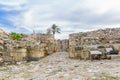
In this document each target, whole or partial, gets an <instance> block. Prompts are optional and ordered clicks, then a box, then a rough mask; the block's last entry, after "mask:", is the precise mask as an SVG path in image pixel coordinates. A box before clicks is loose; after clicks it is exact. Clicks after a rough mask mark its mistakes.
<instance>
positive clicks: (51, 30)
mask: <svg viewBox="0 0 120 80" xmlns="http://www.w3.org/2000/svg"><path fill="white" fill-rule="evenodd" d="M51 33H52V34H53V39H54V40H55V34H56V33H60V28H58V26H57V25H56V24H53V25H52V27H51V28H48V29H47V34H51Z"/></svg>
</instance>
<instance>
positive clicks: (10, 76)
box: [0, 52, 120, 80]
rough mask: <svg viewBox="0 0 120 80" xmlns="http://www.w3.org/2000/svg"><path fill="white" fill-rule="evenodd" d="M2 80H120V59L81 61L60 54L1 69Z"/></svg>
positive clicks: (0, 79)
mask: <svg viewBox="0 0 120 80" xmlns="http://www.w3.org/2000/svg"><path fill="white" fill-rule="evenodd" d="M0 80H120V59H117V60H101V61H93V62H91V61H89V60H88V61H80V60H75V59H69V57H68V53H66V52H59V53H54V54H52V55H50V56H47V57H46V58H43V59H41V60H40V61H37V62H30V63H25V64H20V65H10V66H5V67H0Z"/></svg>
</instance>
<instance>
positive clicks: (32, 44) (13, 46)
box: [0, 30, 53, 63]
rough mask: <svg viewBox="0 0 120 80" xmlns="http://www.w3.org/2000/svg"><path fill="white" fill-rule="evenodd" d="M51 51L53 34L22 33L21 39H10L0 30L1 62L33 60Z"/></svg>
mask: <svg viewBox="0 0 120 80" xmlns="http://www.w3.org/2000/svg"><path fill="white" fill-rule="evenodd" d="M2 33H4V34H2ZM52 53H53V36H52V35H51V34H40V33H38V34H30V35H25V34H24V35H23V38H22V39H21V40H12V39H11V38H10V36H9V35H8V34H7V33H5V32H4V31H3V30H1V35H0V59H1V62H9V63H15V62H20V61H34V60H39V59H40V58H42V57H45V56H47V55H50V54H52Z"/></svg>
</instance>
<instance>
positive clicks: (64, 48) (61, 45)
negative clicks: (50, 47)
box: [56, 39, 69, 52]
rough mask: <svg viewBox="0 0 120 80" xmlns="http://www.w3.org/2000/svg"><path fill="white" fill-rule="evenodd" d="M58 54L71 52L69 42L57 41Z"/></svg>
mask: <svg viewBox="0 0 120 80" xmlns="http://www.w3.org/2000/svg"><path fill="white" fill-rule="evenodd" d="M56 47H57V48H56V49H57V50H56V51H57V52H68V51H69V40H68V39H65V40H57V42H56Z"/></svg>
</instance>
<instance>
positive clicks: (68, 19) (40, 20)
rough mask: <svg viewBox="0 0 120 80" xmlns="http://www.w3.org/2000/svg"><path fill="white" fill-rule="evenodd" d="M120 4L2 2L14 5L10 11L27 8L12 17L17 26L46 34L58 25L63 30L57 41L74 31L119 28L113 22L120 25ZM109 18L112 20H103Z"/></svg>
mask: <svg viewBox="0 0 120 80" xmlns="http://www.w3.org/2000/svg"><path fill="white" fill-rule="evenodd" d="M119 3H120V1H119V0H84V1H83V0H59V1H57V0H53V1H48V0H47V1H43V0H36V1H35V0H6V1H5V0H0V4H3V5H9V6H12V8H8V7H7V9H8V10H12V9H16V10H22V9H23V11H22V12H21V14H19V15H17V16H9V20H10V21H12V22H13V24H14V25H15V26H17V27H20V28H25V29H27V30H29V31H32V30H33V29H34V30H36V31H42V32H45V31H46V29H47V28H48V27H50V26H51V25H52V24H57V25H58V26H59V27H60V28H61V29H62V31H63V33H62V34H57V35H56V37H57V38H66V37H67V35H68V34H69V33H72V32H81V31H88V30H94V29H98V28H107V27H118V26H119V24H117V25H115V24H116V23H115V24H114V22H113V21H115V22H119V19H120V16H119V13H120V8H119V7H120V5H119ZM21 5H23V6H21ZM24 9H25V10H24ZM73 12H75V13H73ZM77 12H78V13H77ZM108 12H111V13H108ZM114 13H115V14H114ZM109 14H110V15H109ZM111 14H112V16H111ZM106 15H108V16H107V18H108V19H107V18H106V19H103V18H104V16H106ZM98 16H99V17H98ZM88 22H89V23H88ZM99 22H100V23H101V24H99ZM111 22H113V23H111ZM90 23H91V24H90ZM102 23H103V24H102ZM105 24H106V25H107V26H106V25H105ZM64 33H65V34H64ZM58 35H59V36H58Z"/></svg>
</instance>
